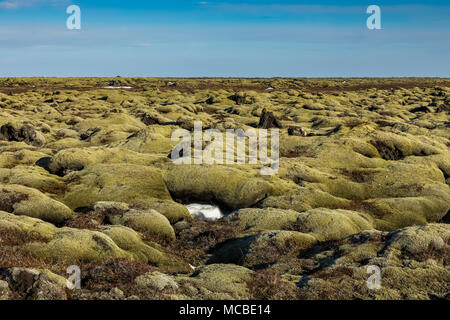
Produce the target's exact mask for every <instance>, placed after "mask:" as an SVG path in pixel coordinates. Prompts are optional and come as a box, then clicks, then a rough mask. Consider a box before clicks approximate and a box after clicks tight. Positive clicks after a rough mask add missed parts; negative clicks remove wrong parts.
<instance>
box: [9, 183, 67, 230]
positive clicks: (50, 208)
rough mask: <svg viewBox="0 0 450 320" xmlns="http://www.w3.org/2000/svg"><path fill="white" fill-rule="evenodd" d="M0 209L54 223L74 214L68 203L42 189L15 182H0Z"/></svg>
mask: <svg viewBox="0 0 450 320" xmlns="http://www.w3.org/2000/svg"><path fill="white" fill-rule="evenodd" d="M0 210H3V211H6V212H9V213H14V214H15V215H23V216H29V217H34V218H39V219H41V220H44V221H48V222H53V223H62V222H64V221H65V220H67V219H69V218H70V217H72V216H73V211H72V210H70V209H69V208H68V207H67V206H66V205H64V204H62V203H60V202H58V201H56V200H53V199H51V198H49V197H48V196H46V195H44V194H43V193H41V192H40V191H38V190H36V189H32V188H28V187H23V186H20V185H13V184H11V185H4V184H0Z"/></svg>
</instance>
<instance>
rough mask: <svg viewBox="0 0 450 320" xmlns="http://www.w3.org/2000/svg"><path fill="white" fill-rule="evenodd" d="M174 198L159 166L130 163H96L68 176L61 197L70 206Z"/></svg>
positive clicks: (143, 201) (149, 201)
mask: <svg viewBox="0 0 450 320" xmlns="http://www.w3.org/2000/svg"><path fill="white" fill-rule="evenodd" d="M155 198H156V199H162V200H171V196H170V194H169V191H168V190H167V188H166V185H165V183H164V180H163V178H162V175H161V173H160V171H159V170H157V169H154V168H152V167H146V166H139V165H128V164H97V165H93V166H90V167H88V168H86V169H85V170H83V171H81V172H75V173H72V174H71V175H70V176H68V190H67V192H66V193H65V195H64V197H63V198H62V201H63V202H64V203H66V204H67V205H68V206H69V207H71V208H79V207H89V206H90V205H92V204H93V203H95V202H98V201H119V202H125V203H128V204H138V203H143V204H145V203H147V202H148V203H152V201H153V199H155Z"/></svg>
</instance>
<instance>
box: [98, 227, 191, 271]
mask: <svg viewBox="0 0 450 320" xmlns="http://www.w3.org/2000/svg"><path fill="white" fill-rule="evenodd" d="M102 232H103V233H104V234H106V235H107V236H109V237H110V238H111V239H112V240H113V241H114V242H115V243H116V244H117V245H118V246H119V248H121V249H123V250H125V251H126V252H128V253H130V254H131V255H132V256H133V258H134V259H135V260H137V261H142V262H146V263H149V264H151V265H154V266H157V267H158V268H160V269H161V270H163V271H165V272H170V273H172V272H179V273H189V272H190V271H191V268H190V267H189V265H188V264H187V263H186V262H184V261H182V260H181V259H180V258H176V257H173V256H170V255H167V254H166V253H164V252H163V251H162V250H160V249H158V246H156V245H155V244H152V243H148V242H144V241H143V240H142V237H141V235H140V234H139V233H137V232H136V231H134V230H132V229H130V228H127V227H124V226H104V227H103V228H102Z"/></svg>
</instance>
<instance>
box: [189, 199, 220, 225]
mask: <svg viewBox="0 0 450 320" xmlns="http://www.w3.org/2000/svg"><path fill="white" fill-rule="evenodd" d="M185 207H186V208H187V209H188V210H189V212H190V213H191V215H192V217H193V218H195V219H199V220H206V221H213V220H219V219H220V218H223V217H224V216H225V213H224V212H223V211H222V209H220V207H219V206H217V205H214V204H208V203H190V204H186V205H185Z"/></svg>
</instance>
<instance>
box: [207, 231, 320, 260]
mask: <svg viewBox="0 0 450 320" xmlns="http://www.w3.org/2000/svg"><path fill="white" fill-rule="evenodd" d="M316 242H317V240H316V239H315V238H314V237H313V236H311V235H308V234H305V233H301V232H295V231H270V232H265V233H262V234H258V235H247V236H243V237H240V238H237V239H232V240H229V241H227V242H225V243H223V244H220V245H219V246H218V247H217V248H216V250H215V251H214V253H213V256H212V257H211V259H210V262H211V263H234V264H238V265H242V266H244V267H247V268H262V267H267V266H270V265H271V264H274V263H276V262H278V261H280V260H283V259H289V257H292V256H296V255H298V254H300V253H301V252H303V251H305V250H308V249H309V248H310V247H312V246H313V245H314V244H315V243H316Z"/></svg>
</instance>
